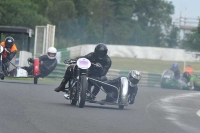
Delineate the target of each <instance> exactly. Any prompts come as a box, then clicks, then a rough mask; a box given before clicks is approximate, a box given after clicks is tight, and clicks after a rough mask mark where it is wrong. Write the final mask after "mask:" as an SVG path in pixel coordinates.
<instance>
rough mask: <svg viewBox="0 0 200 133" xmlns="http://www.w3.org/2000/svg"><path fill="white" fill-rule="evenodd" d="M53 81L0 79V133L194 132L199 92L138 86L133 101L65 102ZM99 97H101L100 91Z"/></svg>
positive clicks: (199, 113) (196, 132) (198, 119)
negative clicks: (122, 103) (122, 104)
mask: <svg viewBox="0 0 200 133" xmlns="http://www.w3.org/2000/svg"><path fill="white" fill-rule="evenodd" d="M58 84H59V83H57V82H56V83H47V82H39V83H38V84H37V85H34V84H33V83H32V81H8V80H6V79H5V80H4V81H0V133H199V132H200V126H199V125H200V117H199V116H200V111H199V110H200V92H198V91H189V90H172V89H161V88H150V87H149V88H142V87H139V90H138V95H137V97H136V101H135V104H133V105H129V106H127V107H125V108H124V110H120V109H118V107H117V106H108V105H98V104H92V103H86V106H85V107H84V108H78V107H77V106H71V105H70V104H69V101H68V100H66V99H64V97H63V93H56V92H54V91H53V89H54V88H55V87H57V85H58ZM98 98H99V99H101V98H104V96H103V95H102V94H101V93H100V94H99V97H98Z"/></svg>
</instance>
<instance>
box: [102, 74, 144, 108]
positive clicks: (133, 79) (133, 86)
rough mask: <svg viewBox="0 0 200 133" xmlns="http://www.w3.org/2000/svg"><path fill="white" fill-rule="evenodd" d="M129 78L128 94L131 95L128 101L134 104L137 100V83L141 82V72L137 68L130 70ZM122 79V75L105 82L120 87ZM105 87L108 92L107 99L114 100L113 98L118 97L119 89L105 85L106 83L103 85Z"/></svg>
mask: <svg viewBox="0 0 200 133" xmlns="http://www.w3.org/2000/svg"><path fill="white" fill-rule="evenodd" d="M127 79H128V95H129V97H128V102H129V104H133V103H134V101H135V97H136V95H137V91H138V86H137V84H138V83H139V81H140V79H141V75H140V72H139V71H137V70H132V71H130V72H129V73H128V76H127ZM120 80H121V77H118V78H116V79H112V80H107V81H104V83H107V84H111V85H114V86H116V87H119V85H120V82H121V81H120ZM103 88H104V90H105V91H106V92H107V93H108V95H107V96H106V99H105V101H113V98H115V99H117V96H118V90H116V89H115V88H111V87H108V86H104V85H103ZM109 95H111V96H109ZM111 97H112V98H111ZM109 99H110V100H109Z"/></svg>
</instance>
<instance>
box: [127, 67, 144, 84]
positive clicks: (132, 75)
mask: <svg viewBox="0 0 200 133" xmlns="http://www.w3.org/2000/svg"><path fill="white" fill-rule="evenodd" d="M140 79H141V75H140V72H139V71H137V70H132V71H130V72H129V73H128V81H129V83H130V86H132V87H133V86H135V85H136V84H138V83H139V81H140Z"/></svg>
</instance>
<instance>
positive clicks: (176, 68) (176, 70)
mask: <svg viewBox="0 0 200 133" xmlns="http://www.w3.org/2000/svg"><path fill="white" fill-rule="evenodd" d="M170 70H172V71H173V72H174V78H175V79H177V80H178V79H180V70H179V66H178V63H176V62H175V63H173V64H172V67H171V68H170Z"/></svg>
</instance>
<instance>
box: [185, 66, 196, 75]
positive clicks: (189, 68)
mask: <svg viewBox="0 0 200 133" xmlns="http://www.w3.org/2000/svg"><path fill="white" fill-rule="evenodd" d="M193 71H194V69H193V68H192V67H186V68H185V72H188V73H190V74H192V73H193Z"/></svg>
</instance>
